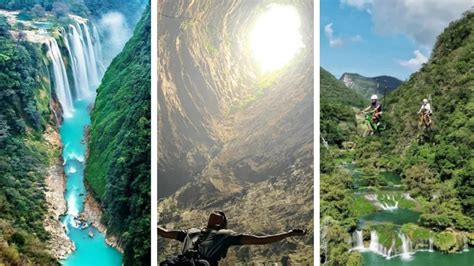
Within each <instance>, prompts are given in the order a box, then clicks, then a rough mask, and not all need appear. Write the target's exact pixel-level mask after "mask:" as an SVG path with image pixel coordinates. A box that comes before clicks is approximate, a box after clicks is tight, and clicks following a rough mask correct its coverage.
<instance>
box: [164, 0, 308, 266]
mask: <svg viewBox="0 0 474 266" xmlns="http://www.w3.org/2000/svg"><path fill="white" fill-rule="evenodd" d="M271 3H272V1H262V2H256V1H224V2H221V1H215V2H213V1H206V2H204V1H196V2H186V1H163V2H160V4H159V11H158V12H159V21H158V31H159V34H158V36H159V41H158V44H159V45H158V46H159V54H158V58H159V59H158V60H159V74H158V78H159V85H158V108H159V109H158V117H159V121H158V131H159V132H158V135H159V141H158V161H159V162H158V176H159V180H158V195H159V197H160V198H161V200H160V202H159V210H158V211H159V217H160V221H159V222H160V224H165V225H167V226H173V227H175V228H188V227H200V226H202V225H203V223H204V222H205V220H206V216H207V214H208V212H209V211H211V210H214V209H223V210H224V211H225V212H227V213H228V216H229V220H230V227H231V228H232V229H234V230H236V231H241V232H249V233H257V234H258V233H277V232H279V231H283V230H288V229H290V228H291V227H305V228H307V229H309V230H310V233H309V235H311V234H312V223H313V202H312V201H313V200H312V199H313V187H312V182H313V175H312V172H313V150H312V148H313V119H314V118H313V95H314V94H313V73H314V68H313V50H312V47H313V43H312V38H313V35H312V31H313V29H312V18H313V17H312V14H313V13H312V3H311V1H297V2H292V1H280V2H278V3H279V4H293V5H294V6H295V8H296V9H297V10H298V12H299V14H300V18H301V25H302V27H301V33H302V35H303V36H304V44H305V48H304V49H303V50H302V51H301V52H300V54H299V55H298V56H297V57H296V58H295V59H293V60H292V61H291V63H290V64H289V65H287V66H286V67H285V68H284V69H283V70H281V71H278V72H276V73H273V74H272V75H267V76H265V75H261V74H260V73H259V72H258V70H257V67H256V65H255V63H254V61H253V58H252V57H251V54H250V51H249V47H248V31H249V30H250V28H251V26H252V25H253V23H254V22H255V20H256V18H258V15H260V14H261V13H262V12H263V11H265V10H266V9H267V8H268V7H269V5H270V4H271ZM312 241H313V239H312V237H311V236H308V237H305V238H302V239H292V240H287V241H284V242H283V243H282V244H279V245H272V246H268V247H250V248H249V247H241V248H236V249H232V250H231V251H230V253H229V254H228V258H227V259H226V260H225V261H224V265H233V264H234V263H237V262H245V263H249V262H279V261H280V260H281V259H282V257H285V256H290V257H291V259H292V261H293V262H303V263H312V261H313V254H312ZM176 250H177V246H176V245H175V244H174V243H171V242H167V241H165V240H162V239H160V240H159V250H158V253H159V256H160V258H163V257H164V256H165V255H168V254H171V253H173V251H176Z"/></svg>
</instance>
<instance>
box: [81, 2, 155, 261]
mask: <svg viewBox="0 0 474 266" xmlns="http://www.w3.org/2000/svg"><path fill="white" fill-rule="evenodd" d="M150 53H151V27H150V9H149V8H148V9H147V10H146V12H145V14H144V16H143V17H142V19H141V21H140V22H139V23H138V24H137V27H136V29H135V33H134V35H133V37H132V38H131V39H130V41H129V42H128V43H127V44H126V45H125V47H124V49H123V51H122V52H121V53H120V54H119V55H117V57H116V58H115V59H114V60H113V61H112V63H111V65H110V66H109V68H108V69H107V71H106V73H105V75H104V78H103V79H102V83H101V85H100V87H99V88H98V89H97V98H96V103H95V107H94V109H93V111H92V124H91V127H90V130H89V133H90V134H89V143H88V148H89V156H88V158H87V164H86V180H87V183H88V184H89V186H90V189H91V191H92V192H93V194H94V196H95V197H96V199H98V200H99V201H100V202H101V203H102V205H103V207H104V215H103V217H102V222H103V223H104V224H105V225H106V226H107V228H108V231H107V234H109V235H112V236H115V237H117V238H118V239H119V242H120V243H121V246H122V248H123V250H124V264H126V265H132V264H133V265H137V264H140V265H147V264H149V260H150V219H151V210H150V192H151V189H150V182H151V180H150V179H151V178H150V168H151V165H150V156H151V154H150V153H151V150H150V134H151V133H150V108H151V100H150V82H151V81H150V80H151V77H150V72H151V67H150V65H151V62H150V60H151V55H150Z"/></svg>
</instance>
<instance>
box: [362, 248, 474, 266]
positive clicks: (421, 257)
mask: <svg viewBox="0 0 474 266" xmlns="http://www.w3.org/2000/svg"><path fill="white" fill-rule="evenodd" d="M362 257H363V258H364V265H367V266H369V265H370V266H372V265H374V266H426V265H429V266H473V265H474V250H470V251H467V252H461V253H455V254H443V253H440V252H428V251H420V252H416V253H415V254H413V255H412V256H411V258H410V259H409V260H405V259H403V258H402V257H401V256H397V257H393V258H391V259H389V260H388V259H386V258H385V257H383V256H380V255H378V254H376V253H373V252H362Z"/></svg>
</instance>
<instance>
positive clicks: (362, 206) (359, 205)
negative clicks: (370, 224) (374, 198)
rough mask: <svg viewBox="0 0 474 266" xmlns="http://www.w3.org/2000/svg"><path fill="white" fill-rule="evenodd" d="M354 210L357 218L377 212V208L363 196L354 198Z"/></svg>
mask: <svg viewBox="0 0 474 266" xmlns="http://www.w3.org/2000/svg"><path fill="white" fill-rule="evenodd" d="M352 210H353V212H354V214H355V216H357V217H361V216H364V215H366V214H369V213H373V212H375V211H377V208H375V206H374V205H373V204H372V203H370V202H369V201H368V200H367V199H366V198H364V197H363V196H357V197H354V206H353V207H352Z"/></svg>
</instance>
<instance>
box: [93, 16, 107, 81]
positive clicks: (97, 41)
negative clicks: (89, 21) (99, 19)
mask: <svg viewBox="0 0 474 266" xmlns="http://www.w3.org/2000/svg"><path fill="white" fill-rule="evenodd" d="M92 35H93V37H94V43H93V46H94V52H95V54H96V55H97V58H98V59H99V60H97V65H98V68H99V70H98V71H99V73H100V76H102V74H103V73H104V72H105V66H104V63H103V62H102V58H103V56H102V44H101V43H100V37H99V32H98V31H97V28H96V26H94V25H92Z"/></svg>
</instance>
